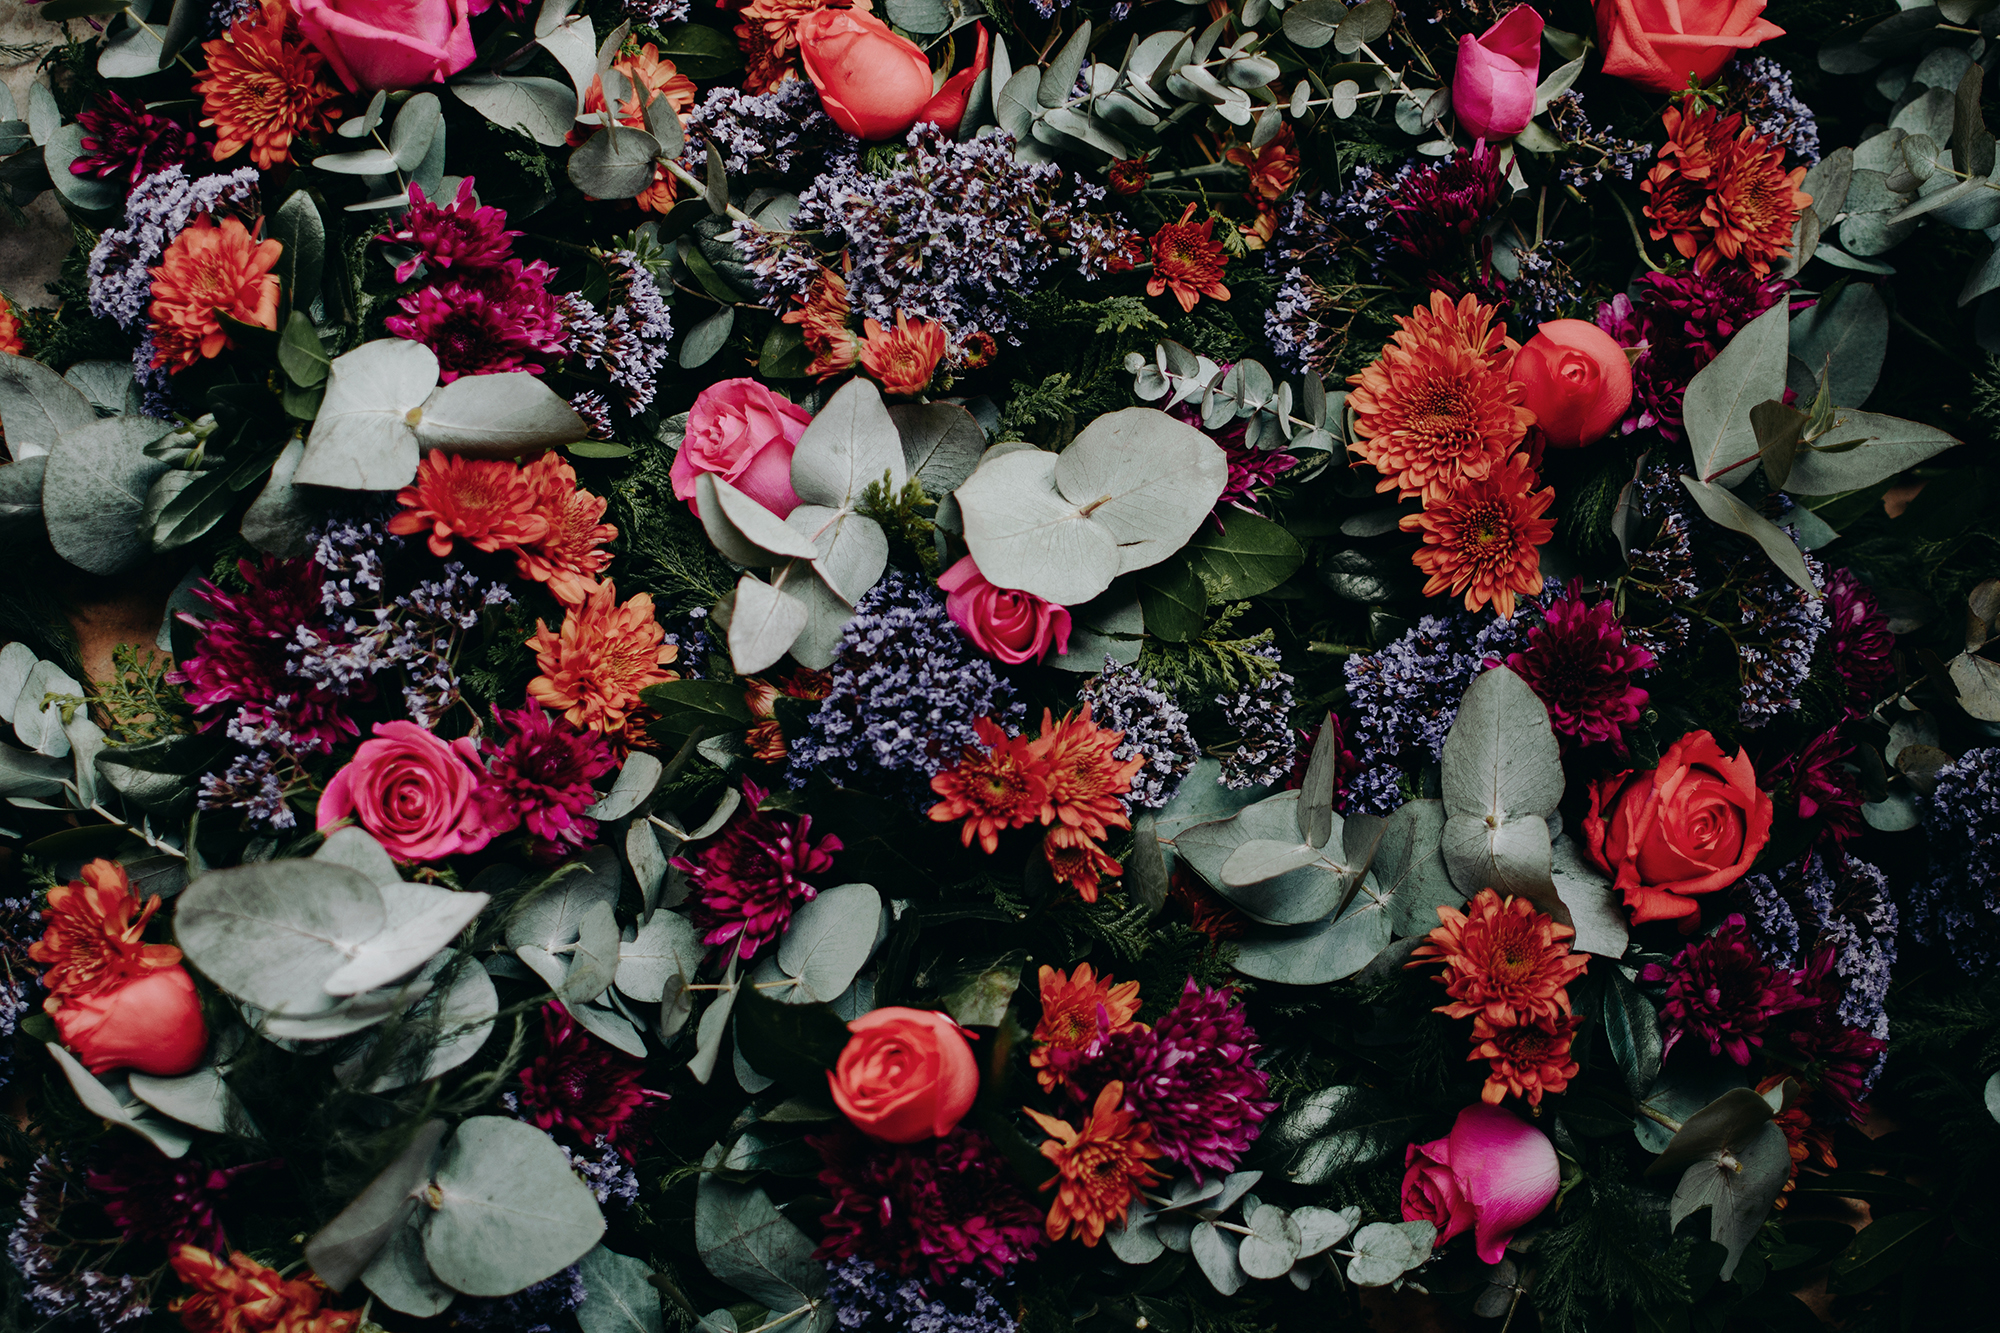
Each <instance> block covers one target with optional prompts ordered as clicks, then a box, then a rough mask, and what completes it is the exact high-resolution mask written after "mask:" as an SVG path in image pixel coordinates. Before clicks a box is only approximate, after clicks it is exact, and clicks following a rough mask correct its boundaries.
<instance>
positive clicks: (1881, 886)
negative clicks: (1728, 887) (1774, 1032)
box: [1739, 856, 1900, 1083]
mask: <svg viewBox="0 0 2000 1333" xmlns="http://www.w3.org/2000/svg"><path fill="white" fill-rule="evenodd" d="M1739 890H1740V892H1741V893H1742V895H1743V897H1744V899H1745V900H1746V905H1747V906H1748V907H1749V908H1750V909H1751V910H1749V911H1748V912H1746V913H1745V915H1746V917H1747V919H1748V920H1749V922H1750V933H1751V937H1752V938H1753V939H1754V940H1755V941H1756V943H1757V947H1758V948H1760V949H1762V950H1763V951H1764V954H1765V956H1766V957H1768V958H1769V959H1770V960H1771V961H1772V963H1773V964H1775V965H1777V966H1780V967H1791V968H1798V967H1803V966H1805V965H1806V963H1807V962H1808V961H1809V960H1810V959H1811V958H1812V957H1813V955H1815V954H1817V953H1819V952H1820V951H1821V950H1825V949H1831V950H1832V951H1833V973H1834V975H1835V976H1836V977H1838V978H1839V979H1840V994H1839V999H1838V1001H1837V1003H1836V1004H1835V1005H1834V1006H1833V1016H1834V1017H1835V1018H1837V1019H1838V1020H1839V1021H1840V1022H1841V1023H1844V1024H1845V1025H1847V1026H1848V1027H1851V1028H1858V1029H1860V1030H1861V1031H1863V1032H1866V1033H1867V1034H1869V1035H1870V1036H1872V1037H1878V1038H1881V1039H1883V1040H1885V1041H1886V1040H1887V1038H1888V1036H1889V1016H1888V1003H1889V981H1890V973H1891V972H1892V971H1893V970H1894V968H1895V966H1896V930H1897V926H1898V924H1899V921H1900V913H1899V912H1898V911H1897V908H1896V900H1895V898H1894V897H1893V896H1892V895H1891V894H1890V892H1889V881H1888V877H1887V876H1885V875H1884V874H1883V873H1882V872H1881V871H1880V870H1878V869H1876V868H1875V867H1874V866H1872V865H1870V864H1869V863H1868V862H1866V861H1862V860H1859V859H1857V858H1854V857H1848V858H1846V859H1845V860H1844V861H1842V862H1840V863H1838V864H1834V863H1830V862H1829V861H1828V860H1827V859H1826V858H1825V857H1820V856H1809V857H1807V858H1805V859H1804V860H1802V861H1800V862H1798V863H1797V864H1796V865H1795V866H1793V867H1790V868H1788V869H1786V870H1785V871H1782V872H1780V873H1779V874H1778V875H1777V876H1775V877H1773V876H1770V875H1748V876H1745V877H1744V879H1743V880H1742V882H1741V884H1740V886H1739ZM1879 1067H1880V1066H1879V1063H1878V1065H1877V1069H1878V1070H1879ZM1868 1081H1869V1082H1870V1083H1872V1082H1873V1081H1874V1080H1873V1074H1872V1073H1871V1074H1870V1077H1869V1080H1868Z"/></svg>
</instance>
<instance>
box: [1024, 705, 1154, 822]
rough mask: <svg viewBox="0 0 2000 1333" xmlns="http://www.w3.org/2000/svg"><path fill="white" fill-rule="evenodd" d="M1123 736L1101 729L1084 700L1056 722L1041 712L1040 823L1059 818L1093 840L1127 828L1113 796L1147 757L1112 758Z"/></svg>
mask: <svg viewBox="0 0 2000 1333" xmlns="http://www.w3.org/2000/svg"><path fill="white" fill-rule="evenodd" d="M1124 739H1125V733H1124V732H1122V731H1106V730H1105V729H1104V728H1102V727H1100V726H1098V725H1097V724H1096V723H1095V722H1092V721H1091V720H1090V705H1088V704H1085V705H1084V706H1083V708H1082V710H1081V711H1079V712H1073V713H1070V714H1068V715H1066V716H1065V717H1064V718H1063V720H1062V721H1060V722H1057V721H1055V719H1054V714H1053V713H1051V712H1050V710H1048V709H1046V708H1044V709H1043V710H1042V734H1041V736H1040V737H1039V738H1038V739H1037V740H1036V741H1035V743H1034V751H1035V755H1036V757H1037V758H1038V759H1039V760H1040V761H1041V764H1042V766H1043V770H1044V771H1045V772H1046V773H1047V774H1048V782H1049V794H1048V801H1047V804H1046V806H1045V807H1044V809H1043V811H1042V822H1043V823H1044V824H1048V823H1052V822H1055V821H1057V820H1060V821H1061V822H1062V823H1064V824H1066V825H1068V826H1069V827H1070V828H1074V829H1081V830H1082V831H1083V832H1084V833H1086V834H1088V835H1090V836H1091V837H1093V838H1102V837H1104V836H1105V831H1106V829H1107V828H1130V827H1132V821H1131V820H1130V819H1128V818H1127V817H1126V815H1125V804H1124V802H1122V801H1120V800H1119V799H1118V798H1119V797H1120V796H1122V795H1124V794H1125V793H1126V792H1129V791H1131V790H1132V778H1133V777H1134V776H1135V775H1136V774H1137V773H1138V772H1139V770H1140V769H1142V768H1144V767H1145V766H1146V756H1144V755H1142V754H1139V755H1133V756H1132V757H1131V758H1130V759H1118V758H1114V757H1113V755H1112V751H1113V750H1115V749H1117V748H1118V743H1119V742H1120V741H1122V740H1124Z"/></svg>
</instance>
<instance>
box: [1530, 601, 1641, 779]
mask: <svg viewBox="0 0 2000 1333" xmlns="http://www.w3.org/2000/svg"><path fill="white" fill-rule="evenodd" d="M1655 664H1656V661H1655V658H1654V657H1653V655H1652V654H1651V653H1650V652H1647V651H1646V650H1645V649H1644V648H1640V647H1637V646H1635V645H1632V644H1628V643H1626V642H1625V627H1624V626H1623V625H1621V624H1619V623H1618V612H1617V610H1616V608H1614V607H1613V606H1612V604H1611V603H1610V602H1608V601H1605V602H1599V603H1598V604H1597V605H1595V606H1592V605H1590V604H1589V603H1588V602H1586V601H1584V600H1583V585H1582V584H1581V583H1577V582H1572V583H1571V584H1570V585H1569V590H1568V591H1567V592H1565V593H1564V594H1563V595H1562V596H1561V597H1558V598H1557V599H1556V600H1555V601H1553V602H1551V603H1550V604H1549V607H1548V610H1547V611H1545V612H1543V614H1542V623H1541V624H1539V625H1537V626H1535V628H1533V629H1531V630H1529V631H1528V644H1527V647H1526V648H1524V649H1522V650H1521V651H1520V652H1517V653H1509V654H1508V655H1507V665H1508V667H1510V668H1511V669H1512V670H1513V672H1514V674H1516V675H1518V676H1519V677H1520V678H1521V679H1522V680H1525V681H1526V682H1528V686H1529V688H1530V689H1532V690H1534V692H1535V696H1536V697H1537V698H1539V699H1540V700H1541V701H1542V702H1543V703H1544V704H1545V705H1547V706H1548V710H1549V725H1550V726H1552V727H1554V728H1555V731H1556V735H1558V736H1561V737H1563V738H1564V739H1565V740H1566V741H1574V742H1575V743H1577V744H1579V745H1590V744H1594V743H1595V742H1598V741H1613V742H1621V743H1622V737H1623V734H1624V728H1625V727H1626V726H1627V725H1629V724H1630V723H1633V722H1636V721H1638V720H1639V713H1640V711H1641V710H1642V709H1644V708H1645V706H1646V699H1647V694H1646V691H1645V690H1643V689H1641V688H1640V687H1639V686H1637V685H1634V684H1633V683H1632V676H1633V673H1635V672H1639V671H1645V670H1648V669H1649V668H1651V667H1653V666H1654V665H1655Z"/></svg>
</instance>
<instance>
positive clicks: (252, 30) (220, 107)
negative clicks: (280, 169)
mask: <svg viewBox="0 0 2000 1333" xmlns="http://www.w3.org/2000/svg"><path fill="white" fill-rule="evenodd" d="M201 49H202V52H203V54H205V55H206V56H207V57H208V68H207V69H205V70H203V71H202V72H201V73H199V74H197V75H195V79H194V86H195V90H196V91H197V92H199V93H200V94H201V114H202V117H203V119H202V122H201V123H202V128H204V129H213V130H214V131H215V160H216V161H218V162H220V161H222V160H223V159H225V158H229V157H234V156H235V155H236V154H237V153H239V152H241V151H242V150H243V149H244V148H248V149H249V150H250V160H251V161H252V162H255V163H256V164H257V169H258V170H259V171H269V170H270V169H271V168H272V167H275V166H279V165H281V164H283V163H286V162H290V161H291V160H292V140H294V139H310V138H313V137H315V136H316V135H320V134H324V133H326V132H327V131H328V130H330V129H332V128H333V124H334V108H333V105H332V104H333V101H334V99H336V98H338V97H339V96H340V89H339V88H337V87H335V86H334V85H333V84H332V83H330V82H328V81H327V78H326V57H325V56H323V55H321V54H320V53H319V52H318V51H315V50H313V48H312V47H310V46H308V45H307V44H306V42H305V39H304V38H303V37H301V36H300V35H299V30H298V20H297V19H296V18H294V17H293V15H292V11H291V9H290V8H289V7H287V6H286V4H285V0H263V3H262V5H261V6H260V7H258V8H257V9H254V10H252V11H251V12H250V13H249V14H248V15H246V16H245V17H243V18H241V19H238V20H237V21H236V22H234V23H232V24H230V25H229V29H228V31H226V32H224V33H223V34H222V36H220V37H218V38H217V39H216V40H214V41H212V42H204V43H202V48H201Z"/></svg>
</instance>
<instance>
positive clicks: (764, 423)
mask: <svg viewBox="0 0 2000 1333" xmlns="http://www.w3.org/2000/svg"><path fill="white" fill-rule="evenodd" d="M811 421H812V413H810V412H808V411H806V410H805V409H804V408H803V407H800V406H799V405H798V404H797V403H794V402H792V401H791V400H790V399H788V398H785V397H783V396H782V395H779V394H775V393H772V392H771V391H770V390H769V389H767V388H765V387H764V386H763V385H761V384H759V383H758V382H757V381H756V380H752V379H734V380H723V381H721V382H719V383H716V384H711V385H709V386H708V387H707V388H706V389H703V390H702V391H701V395H700V397H698V398H696V399H695V400H694V406H693V407H691V408H689V409H688V422H687V438H686V439H685V440H684V441H683V442H682V443H681V449H680V452H679V453H677V454H675V455H674V465H673V467H671V468H670V469H668V472H667V475H668V477H670V478H671V479H672V481H673V483H674V497H675V498H676V499H680V500H686V501H687V502H688V508H689V510H691V511H693V512H695V513H697V514H699V513H700V510H698V509H696V508H695V503H694V480H695V478H696V477H699V476H700V475H701V474H702V473H704V472H712V473H714V474H715V475H716V476H718V477H720V478H722V480H724V481H726V482H728V483H729V484H730V485H731V486H734V487H735V488H736V489H737V490H739V491H742V492H743V493H744V494H745V495H747V496H749V497H750V498H751V499H753V500H755V501H756V502H757V503H758V504H760V505H763V506H764V508H766V509H768V510H770V511H771V512H772V513H774V514H776V515H777V516H778V517H779V518H783V517H784V516H785V515H787V514H789V513H791V512H792V511H793V510H794V509H797V508H798V507H799V494H798V492H797V491H795V490H793V489H792V448H793V446H794V445H796V444H798V442H799V436H801V435H803V434H805V433H806V426H807V425H808V424H810V423H811Z"/></svg>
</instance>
